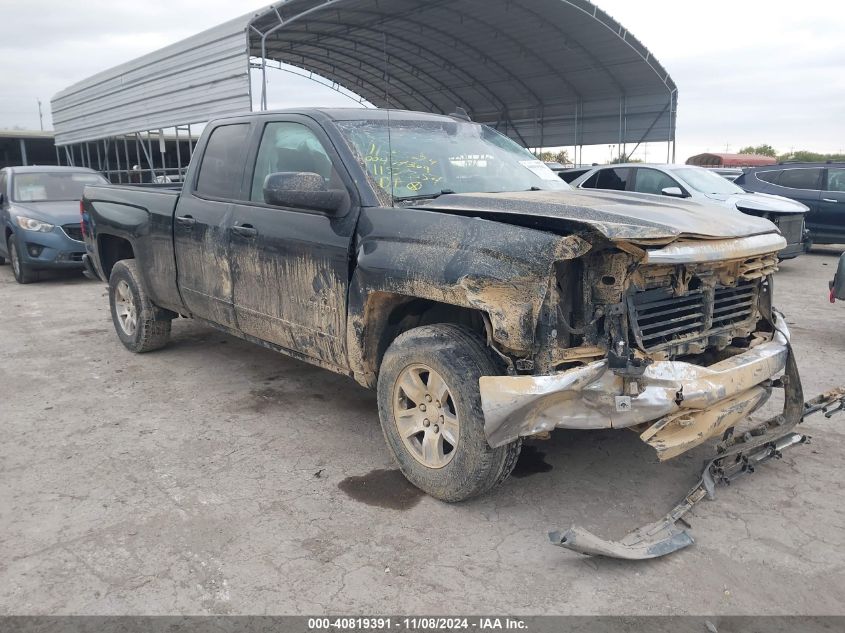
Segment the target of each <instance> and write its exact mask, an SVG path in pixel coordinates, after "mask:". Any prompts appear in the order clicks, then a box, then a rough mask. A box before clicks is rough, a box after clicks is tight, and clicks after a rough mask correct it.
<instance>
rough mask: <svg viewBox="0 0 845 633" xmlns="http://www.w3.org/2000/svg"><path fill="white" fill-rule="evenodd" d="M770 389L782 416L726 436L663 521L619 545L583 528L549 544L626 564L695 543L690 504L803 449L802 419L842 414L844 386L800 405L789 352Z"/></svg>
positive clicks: (801, 398)
mask: <svg viewBox="0 0 845 633" xmlns="http://www.w3.org/2000/svg"><path fill="white" fill-rule="evenodd" d="M774 386H775V387H781V388H783V389H784V396H785V403H784V410H783V413H782V414H781V415H778V416H775V417H773V418H771V419H769V420H767V421H766V422H763V423H762V424H760V425H758V426H756V427H754V428H752V429H750V430H749V431H747V432H745V433H743V434H741V435H731V436H728V437H725V438H724V439H723V440H722V441H721V442H720V443H719V444H718V445H717V446H716V451H717V455H716V457H715V458H713V459H712V460H710V461H709V462H707V463H706V464H705V467H704V471H703V472H702V474H701V479H700V480H699V482H698V483H697V484H696V486H695V487H694V488H692V490H690V491H689V492H688V493H687V494H686V496H685V497H684V498H683V499H682V500H681V501H680V502H678V504H677V505H675V507H674V508H672V509H671V510H670V511H669V513H667V514H666V515H665V516H664V517H663V518H661V519H659V520H658V521H655V522H654V523H651V524H649V525H645V526H643V527H640V528H637V529H636V530H634V531H632V532H629V533H628V534H627V535H626V536H625V537H624V538H622V539H621V540H619V541H609V540H605V539H602V538H600V537H598V536H596V535H595V534H593V533H591V532H590V531H588V530H585V529H584V528H581V527H576V526H573V527H571V528H569V529H568V530H567V531H566V532H563V533H561V532H560V531H554V532H550V533H549V539H550V540H551V542H552V544H553V545H558V546H560V547H564V548H566V549H570V550H573V551H575V552H580V553H581V554H588V555H593V556H607V557H609V558H622V559H628V560H644V559H647V558H657V557H659V556H665V555H666V554H671V553H672V552H675V551H677V550H679V549H683V548H685V547H687V546H689V545H692V544H693V543H694V540H693V538H692V536H691V535H690V533H689V532H688V528H689V527H690V526H689V524H688V523H686V521H684V519H683V517H684V515H685V514H686V513H687V512H689V511H690V510H691V509H692V508H693V506H695V504H697V503H698V502H699V501H701V500H702V499H704V498H705V497H709V498H711V499H712V498H714V497H715V491H716V486H717V485H719V484H730V483H731V482H732V481H733V480H734V479H736V478H738V477H740V476H741V475H745V474H751V473H753V472H754V471H755V469H756V467H757V465H758V464H762V463H763V462H767V461H769V460H771V459H779V458H780V457H781V456H782V454H783V451H784V450H786V449H787V448H790V447H792V446H797V445H799V444H806V443H807V442H808V441H809V439H810V438H809V436H807V435H802V434H801V433H797V432H795V430H794V429H795V427H796V426H797V425H798V424H800V423H801V422H803V421H804V419H805V418H806V417H807V416H809V415H812V414H813V413H818V412H819V411H823V412H824V414H825V417H827V418H829V417H831V416H832V415H833V414H834V413H837V412H839V411H842V410H845V387H840V388H838V389H834V390H832V391H829V392H827V393H824V394H822V395H820V396H817V397H815V398H813V399H812V400H809V401H807V402H804V396H803V391H802V388H801V382H800V379H799V377H798V371H797V368H796V365H795V358H794V355H793V353H792V351H791V349H790V353H789V357H788V359H787V366H786V373H785V374H784V376H783V378H781V379H780V380H779V381H777V382H776V383H775V385H774ZM679 523H680V524H682V525H683V527H681V526H679V525H678V524H679Z"/></svg>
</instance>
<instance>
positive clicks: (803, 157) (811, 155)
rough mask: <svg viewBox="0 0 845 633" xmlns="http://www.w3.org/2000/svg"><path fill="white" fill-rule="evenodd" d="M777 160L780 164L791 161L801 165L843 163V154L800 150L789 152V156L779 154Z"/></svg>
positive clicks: (844, 155)
mask: <svg viewBox="0 0 845 633" xmlns="http://www.w3.org/2000/svg"><path fill="white" fill-rule="evenodd" d="M778 160H780V161H782V162H784V161H788V160H791V161H798V162H802V163H824V162H827V161H834V162H845V154H820V153H818V152H810V151H807V150H803V149H802V150H798V151H797V152H790V153H789V154H781V155H780V156H778Z"/></svg>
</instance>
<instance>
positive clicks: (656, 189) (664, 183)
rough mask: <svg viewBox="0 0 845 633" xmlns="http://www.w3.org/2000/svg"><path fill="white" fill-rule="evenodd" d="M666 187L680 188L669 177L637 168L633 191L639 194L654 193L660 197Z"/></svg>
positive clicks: (654, 171)
mask: <svg viewBox="0 0 845 633" xmlns="http://www.w3.org/2000/svg"><path fill="white" fill-rule="evenodd" d="M666 187H680V185H679V184H678V183H677V182H675V179H674V178H672V177H671V176H668V175H666V174H664V173H663V172H662V171H657V170H656V169H646V168H644V167H638V168H637V175H636V177H635V178H634V191H638V192H640V193H654V194H657V195H660V194H661V193H662V192H663V190H664V189H666Z"/></svg>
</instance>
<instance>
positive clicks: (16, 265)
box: [6, 234, 38, 284]
mask: <svg viewBox="0 0 845 633" xmlns="http://www.w3.org/2000/svg"><path fill="white" fill-rule="evenodd" d="M6 251H7V252H8V253H9V263H10V264H11V265H12V274H13V275H14V276H15V281H17V282H18V283H19V284H31V283H32V282H33V281H38V273H36V272H35V271H34V270H32V269H31V268H30V267H29V266H27V265H26V264H24V263H23V262H22V261H21V257H20V251H19V250H18V240H17V238H16V237H15V235H14V234H12V235H10V236H9V241H8V242H6Z"/></svg>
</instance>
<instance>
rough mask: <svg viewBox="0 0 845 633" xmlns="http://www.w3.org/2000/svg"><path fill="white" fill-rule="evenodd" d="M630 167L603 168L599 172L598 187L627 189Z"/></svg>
mask: <svg viewBox="0 0 845 633" xmlns="http://www.w3.org/2000/svg"><path fill="white" fill-rule="evenodd" d="M630 173H631V170H630V169H627V168H626V169H618V168H617V169H602V170H601V171H600V172H599V178H598V182H597V184H596V189H614V190H616V191H625V189H626V188H627V187H628V176H629V174H630Z"/></svg>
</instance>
